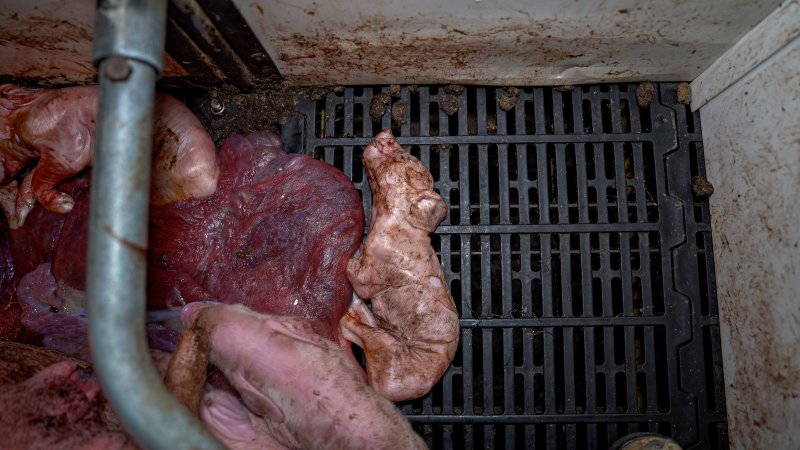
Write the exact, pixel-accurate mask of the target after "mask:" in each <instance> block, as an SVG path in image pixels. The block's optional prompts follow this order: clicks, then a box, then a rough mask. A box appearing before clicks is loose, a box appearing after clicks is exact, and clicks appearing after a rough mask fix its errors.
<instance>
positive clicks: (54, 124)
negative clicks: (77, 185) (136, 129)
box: [0, 85, 219, 228]
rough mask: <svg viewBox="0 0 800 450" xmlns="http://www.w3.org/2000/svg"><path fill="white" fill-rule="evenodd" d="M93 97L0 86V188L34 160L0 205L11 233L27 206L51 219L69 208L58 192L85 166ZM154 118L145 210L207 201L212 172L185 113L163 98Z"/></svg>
mask: <svg viewBox="0 0 800 450" xmlns="http://www.w3.org/2000/svg"><path fill="white" fill-rule="evenodd" d="M98 92H99V91H98V89H97V88H96V87H74V88H65V89H58V90H48V89H37V90H32V89H24V88H20V87H16V86H12V85H3V86H0V160H2V169H3V171H2V173H1V174H0V183H1V184H6V183H9V182H12V180H13V179H14V178H15V177H16V176H17V175H18V174H20V173H21V172H22V171H23V170H24V169H25V168H26V167H27V166H28V165H29V164H30V163H32V162H33V161H34V160H35V159H36V158H38V159H39V160H38V163H37V164H36V167H35V169H34V170H33V171H31V172H29V173H28V175H27V176H25V177H24V178H23V181H22V184H21V185H20V188H19V193H18V194H17V197H18V198H17V199H16V201H15V202H10V201H9V199H8V198H3V201H2V204H3V207H4V209H5V211H6V216H7V218H8V222H9V225H10V226H11V227H12V228H19V227H21V226H22V224H23V223H24V221H25V218H26V216H27V215H28V213H29V212H30V210H31V209H32V208H33V201H34V200H38V201H39V202H40V203H41V204H42V205H43V206H44V207H45V208H47V209H48V210H50V211H53V212H57V213H67V212H69V211H70V210H71V209H72V207H73V206H74V199H73V198H72V197H71V196H70V195H68V194H67V193H66V192H63V191H60V190H58V188H59V186H60V185H61V184H62V183H63V182H65V181H67V180H69V179H70V178H72V177H74V176H75V175H77V174H78V173H79V172H81V171H82V170H83V169H85V168H86V167H87V166H88V165H90V164H91V161H92V147H93V145H94V138H95V125H96V124H95V116H96V115H97V97H98ZM155 117H156V120H155V124H154V136H155V137H154V154H153V175H154V182H153V185H152V189H151V202H152V203H153V204H157V205H163V204H166V203H169V202H172V201H176V200H182V199H186V198H203V197H206V196H208V195H211V194H212V193H213V192H214V190H215V189H216V180H217V176H218V174H219V168H218V166H217V161H216V152H215V148H214V144H213V142H212V141H211V138H210V137H209V136H208V133H206V131H205V130H204V129H203V128H202V125H201V124H200V122H199V121H198V120H197V118H196V117H195V116H194V114H192V112H191V111H189V109H188V108H186V106H184V105H183V104H182V103H181V102H179V101H178V100H176V99H175V98H173V97H170V96H168V95H166V94H157V96H156V110H155ZM10 203H15V205H14V207H13V209H11V207H10Z"/></svg>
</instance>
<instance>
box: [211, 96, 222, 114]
mask: <svg viewBox="0 0 800 450" xmlns="http://www.w3.org/2000/svg"><path fill="white" fill-rule="evenodd" d="M209 103H210V104H209V106H211V112H212V113H213V114H215V115H217V116H218V115H220V114H222V113H223V112H225V105H224V104H223V103H222V102H221V101H220V100H219V99H218V98H212V99H211V102H209Z"/></svg>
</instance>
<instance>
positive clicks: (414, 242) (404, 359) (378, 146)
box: [341, 130, 459, 401]
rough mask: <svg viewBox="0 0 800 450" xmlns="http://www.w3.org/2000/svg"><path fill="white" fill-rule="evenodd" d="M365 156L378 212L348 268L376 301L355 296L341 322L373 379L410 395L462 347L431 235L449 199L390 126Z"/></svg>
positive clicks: (392, 394)
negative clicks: (367, 301)
mask: <svg viewBox="0 0 800 450" xmlns="http://www.w3.org/2000/svg"><path fill="white" fill-rule="evenodd" d="M363 159H364V167H365V168H366V170H367V177H368V181H369V186H370V189H371V190H372V195H373V197H372V198H373V200H372V215H371V219H370V228H369V234H368V235H367V238H366V240H365V242H364V245H363V246H362V247H361V249H360V250H359V252H357V253H356V255H355V256H354V257H353V259H351V260H350V262H349V264H348V267H347V274H348V278H349V280H350V283H351V284H352V286H353V289H354V290H355V292H356V294H358V295H359V296H360V297H361V298H364V299H368V298H369V299H372V309H371V310H370V309H369V308H367V307H366V305H365V304H364V303H362V302H360V301H354V302H353V304H352V305H351V307H350V310H349V311H348V312H347V314H346V315H345V316H344V317H343V318H342V321H341V329H342V333H343V335H344V336H345V338H346V339H348V340H350V341H352V342H353V343H355V344H357V345H359V346H361V347H362V348H363V349H364V354H365V356H366V360H367V377H368V380H369V384H370V386H372V387H373V388H375V390H377V391H378V392H379V393H381V394H382V395H384V396H385V397H387V398H388V399H390V400H392V401H403V400H410V399H414V398H417V397H420V396H422V395H425V394H426V393H428V392H429V391H430V390H431V388H432V387H433V385H434V384H435V383H436V382H437V381H438V380H439V379H440V378H441V377H442V375H443V374H444V372H445V370H447V367H448V366H449V365H450V362H451V361H452V360H453V356H454V355H455V351H456V348H457V347H458V338H459V321H458V314H457V312H456V307H455V304H454V303H453V298H452V297H451V295H450V291H449V290H448V289H447V283H446V282H445V279H444V275H443V273H442V267H441V264H440V263H439V260H438V259H437V257H436V254H435V252H434V251H433V248H432V247H431V243H430V238H429V237H428V233H430V232H431V231H433V230H434V229H435V228H436V226H437V225H438V224H439V222H441V221H442V219H443V218H444V215H445V214H446V212H447V207H446V205H445V204H444V201H442V199H441V197H440V196H439V195H438V194H437V193H436V192H435V191H434V190H433V179H432V177H431V174H430V172H428V170H427V169H426V168H425V167H424V166H423V165H422V164H421V163H420V162H419V160H417V159H416V158H414V157H413V156H411V155H409V154H408V153H406V152H405V151H403V149H402V148H401V147H400V145H399V144H398V143H397V141H395V139H394V136H392V134H391V132H390V131H389V130H384V131H383V132H381V133H380V134H378V136H376V137H375V139H374V140H373V141H372V142H371V143H370V144H369V145H368V146H367V147H366V148H365V149H364V154H363Z"/></svg>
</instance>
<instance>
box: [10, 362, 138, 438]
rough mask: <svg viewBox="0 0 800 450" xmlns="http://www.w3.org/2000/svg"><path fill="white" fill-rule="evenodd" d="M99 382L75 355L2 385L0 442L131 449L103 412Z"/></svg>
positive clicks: (123, 436) (124, 436)
mask: <svg viewBox="0 0 800 450" xmlns="http://www.w3.org/2000/svg"><path fill="white" fill-rule="evenodd" d="M99 393H100V385H99V384H98V382H97V381H96V380H95V379H93V378H91V377H90V376H88V375H86V374H84V373H83V372H82V369H80V368H79V367H78V364H77V363H76V362H73V361H61V362H57V363H53V364H51V365H49V366H47V367H45V368H43V369H41V370H40V371H39V372H37V373H36V374H35V375H34V376H32V377H31V378H29V379H27V380H25V381H23V382H18V383H13V384H7V385H3V386H0V411H2V413H0V447H1V448H5V449H51V448H58V449H84V450H90V449H92V450H94V449H97V450H100V449H135V448H136V446H135V445H134V443H133V442H132V441H131V440H130V439H129V438H128V437H127V436H126V435H124V434H123V433H120V432H116V431H112V430H110V429H109V427H108V425H107V424H106V423H105V421H104V419H103V417H102V412H101V411H102V409H103V404H102V400H101V398H100V397H99Z"/></svg>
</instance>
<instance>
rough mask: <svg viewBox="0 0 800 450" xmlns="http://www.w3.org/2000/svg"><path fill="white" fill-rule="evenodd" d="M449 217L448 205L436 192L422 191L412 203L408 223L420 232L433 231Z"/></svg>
mask: <svg viewBox="0 0 800 450" xmlns="http://www.w3.org/2000/svg"><path fill="white" fill-rule="evenodd" d="M446 215H447V205H445V204H444V200H442V197H440V196H439V194H437V193H436V192H435V191H422V192H421V193H420V194H419V196H418V197H417V198H416V199H415V200H414V201H413V202H412V203H411V208H410V210H409V214H408V222H409V223H410V224H411V225H412V226H413V227H414V228H418V229H420V230H425V231H428V232H431V231H433V230H434V229H435V228H436V226H437V225H439V222H441V221H442V220H444V218H445V216H446Z"/></svg>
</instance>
